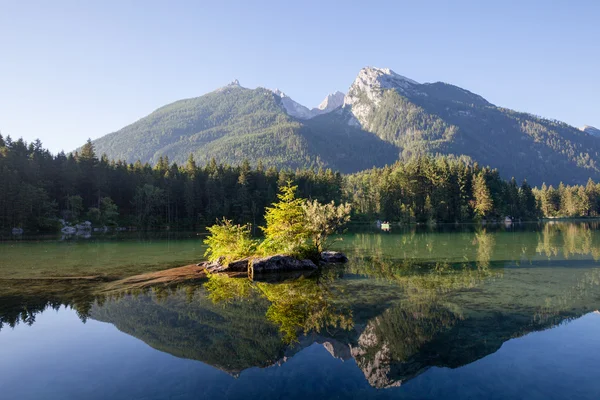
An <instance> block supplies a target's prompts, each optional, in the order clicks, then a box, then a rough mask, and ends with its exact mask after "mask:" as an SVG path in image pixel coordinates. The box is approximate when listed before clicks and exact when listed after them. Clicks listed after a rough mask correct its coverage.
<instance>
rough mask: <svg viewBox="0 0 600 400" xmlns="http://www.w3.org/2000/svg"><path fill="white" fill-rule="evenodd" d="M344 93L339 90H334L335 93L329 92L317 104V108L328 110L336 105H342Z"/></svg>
mask: <svg viewBox="0 0 600 400" xmlns="http://www.w3.org/2000/svg"><path fill="white" fill-rule="evenodd" d="M344 97H345V95H344V93H342V92H340V91H336V92H335V93H330V94H328V95H327V97H325V100H323V101H322V102H321V104H319V106H318V107H317V109H318V110H321V111H324V112H329V111H332V110H335V109H336V108H338V107H341V106H342V105H344Z"/></svg>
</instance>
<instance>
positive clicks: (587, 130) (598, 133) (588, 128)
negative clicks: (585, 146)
mask: <svg viewBox="0 0 600 400" xmlns="http://www.w3.org/2000/svg"><path fill="white" fill-rule="evenodd" d="M581 130H582V131H583V132H585V133H589V134H590V135H592V136H596V137H600V129H598V128H594V127H593V126H589V125H585V126H583V127H582V128H581Z"/></svg>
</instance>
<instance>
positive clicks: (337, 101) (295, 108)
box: [273, 89, 344, 119]
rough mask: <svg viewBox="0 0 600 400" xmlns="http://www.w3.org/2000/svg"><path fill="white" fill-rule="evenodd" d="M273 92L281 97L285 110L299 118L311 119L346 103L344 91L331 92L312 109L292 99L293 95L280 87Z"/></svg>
mask: <svg viewBox="0 0 600 400" xmlns="http://www.w3.org/2000/svg"><path fill="white" fill-rule="evenodd" d="M273 93H274V94H275V95H276V96H279V97H280V98H281V104H282V105H283V108H284V109H285V112H286V113H287V114H288V115H290V116H292V117H295V118H299V119H311V118H314V117H316V116H317V115H322V114H326V113H329V112H331V111H333V110H335V109H336V108H339V107H341V106H342V105H344V93H342V92H335V93H330V94H329V95H327V97H325V100H323V101H322V102H321V104H319V106H318V107H315V108H313V109H311V110H309V109H308V108H307V107H305V106H303V105H302V104H300V103H298V102H296V101H294V100H292V98H291V97H289V96H288V95H286V94H285V93H283V92H282V91H281V90H279V89H275V90H273Z"/></svg>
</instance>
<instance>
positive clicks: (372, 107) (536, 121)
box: [344, 67, 600, 184]
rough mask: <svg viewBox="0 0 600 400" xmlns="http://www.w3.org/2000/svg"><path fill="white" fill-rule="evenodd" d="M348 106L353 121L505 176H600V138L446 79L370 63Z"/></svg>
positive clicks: (408, 148) (553, 179) (409, 150)
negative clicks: (417, 77)
mask: <svg viewBox="0 0 600 400" xmlns="http://www.w3.org/2000/svg"><path fill="white" fill-rule="evenodd" d="M344 110H345V112H347V113H348V114H350V115H351V118H352V120H351V121H352V122H351V124H353V125H355V126H360V127H362V128H364V129H365V130H368V131H370V132H373V133H375V134H377V135H378V136H379V137H381V138H382V139H383V140H385V141H387V142H390V143H392V144H395V145H397V146H398V147H400V148H401V149H402V155H403V157H409V156H412V155H414V154H422V153H427V154H434V155H435V154H443V155H456V156H468V157H470V158H471V159H473V160H474V161H478V162H479V163H480V164H483V165H490V166H492V167H494V168H498V169H499V171H500V173H501V174H502V175H503V176H505V177H506V178H510V177H512V176H514V177H516V178H518V179H524V178H527V179H528V180H529V181H530V182H531V183H534V184H541V183H542V182H544V181H545V182H547V183H552V184H557V183H558V182H560V181H564V182H569V183H585V181H586V180H587V179H588V178H589V177H593V178H595V179H598V178H600V168H599V162H600V142H599V141H598V140H597V139H595V138H593V137H591V136H590V135H588V134H586V133H584V132H582V131H580V130H579V129H577V128H574V127H572V126H569V125H567V124H564V123H562V122H558V121H553V120H547V119H543V118H539V117H536V116H533V115H530V114H526V113H519V112H515V111H512V110H508V109H504V108H500V107H497V106H495V105H493V104H491V103H489V102H488V101H486V100H485V99H484V98H482V97H481V96H478V95H476V94H473V93H471V92H469V91H467V90H464V89H461V88H459V87H456V86H453V85H449V84H445V83H440V82H437V83H431V84H430V83H426V84H419V83H417V82H415V81H413V80H410V79H408V78H405V77H403V76H401V75H398V74H396V73H394V72H393V71H391V70H389V69H379V68H371V67H368V68H364V69H363V70H361V72H360V73H359V75H358V77H357V78H356V80H355V82H354V83H353V84H352V86H351V87H350V90H349V91H348V95H347V96H346V99H345V105H344Z"/></svg>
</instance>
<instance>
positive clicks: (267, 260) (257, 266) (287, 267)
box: [249, 254, 318, 274]
mask: <svg viewBox="0 0 600 400" xmlns="http://www.w3.org/2000/svg"><path fill="white" fill-rule="evenodd" d="M317 268H318V267H317V266H316V265H315V263H314V262H312V261H311V260H298V259H296V258H294V257H290V256H286V255H283V254H278V255H275V256H270V257H263V258H255V259H254V260H252V262H251V263H250V268H249V270H250V273H251V274H254V273H262V272H276V271H298V270H311V269H317Z"/></svg>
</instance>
